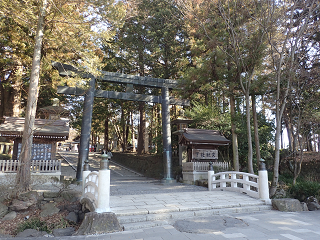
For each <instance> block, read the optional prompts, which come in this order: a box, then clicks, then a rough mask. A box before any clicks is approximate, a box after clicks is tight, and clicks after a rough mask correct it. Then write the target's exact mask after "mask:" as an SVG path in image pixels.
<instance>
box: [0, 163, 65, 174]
mask: <svg viewBox="0 0 320 240" xmlns="http://www.w3.org/2000/svg"><path fill="white" fill-rule="evenodd" d="M19 166H20V161H19V160H0V172H3V173H15V172H17V171H18V168H19ZM30 171H31V172H33V173H53V172H61V161H60V160H32V161H31V164H30Z"/></svg>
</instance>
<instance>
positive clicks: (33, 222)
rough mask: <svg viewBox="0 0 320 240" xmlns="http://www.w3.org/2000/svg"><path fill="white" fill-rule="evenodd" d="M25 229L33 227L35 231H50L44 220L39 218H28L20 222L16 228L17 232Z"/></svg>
mask: <svg viewBox="0 0 320 240" xmlns="http://www.w3.org/2000/svg"><path fill="white" fill-rule="evenodd" d="M26 229H35V230H37V231H45V232H47V233H50V232H51V231H50V230H49V228H48V226H47V223H46V222H45V221H41V220H40V219H39V218H30V219H28V220H26V221H25V222H23V223H21V224H20V225H19V226H18V228H17V233H19V232H23V231H24V230H26Z"/></svg>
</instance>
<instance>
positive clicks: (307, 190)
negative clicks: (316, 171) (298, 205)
mask: <svg viewBox="0 0 320 240" xmlns="http://www.w3.org/2000/svg"><path fill="white" fill-rule="evenodd" d="M289 193H290V195H291V196H292V197H293V198H296V199H299V200H300V201H305V200H306V198H308V197H311V196H314V197H316V198H319V197H320V183H318V182H310V181H301V182H297V183H296V184H295V185H293V186H291V187H290V188H289Z"/></svg>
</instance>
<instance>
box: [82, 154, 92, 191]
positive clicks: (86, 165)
mask: <svg viewBox="0 0 320 240" xmlns="http://www.w3.org/2000/svg"><path fill="white" fill-rule="evenodd" d="M90 173H91V171H90V169H89V162H88V160H86V161H85V162H84V166H83V172H82V196H83V195H84V186H85V185H86V178H87V177H88V175H89V174H90Z"/></svg>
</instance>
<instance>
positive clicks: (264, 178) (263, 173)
mask: <svg viewBox="0 0 320 240" xmlns="http://www.w3.org/2000/svg"><path fill="white" fill-rule="evenodd" d="M259 197H260V199H262V200H263V201H265V203H266V204H271V200H270V198H269V184H268V171H267V169H266V165H265V163H264V160H263V159H261V160H260V165H259Z"/></svg>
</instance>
